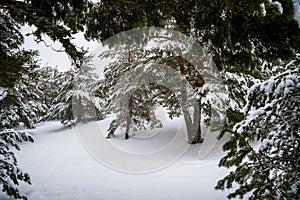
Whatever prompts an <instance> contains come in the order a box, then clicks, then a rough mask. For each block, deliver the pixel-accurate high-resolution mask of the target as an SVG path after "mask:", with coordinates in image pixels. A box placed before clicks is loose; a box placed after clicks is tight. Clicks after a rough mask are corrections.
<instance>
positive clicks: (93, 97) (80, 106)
mask: <svg viewBox="0 0 300 200" xmlns="http://www.w3.org/2000/svg"><path fill="white" fill-rule="evenodd" d="M51 79H52V78H51ZM53 79H54V80H55V81H56V84H55V85H57V87H58V88H59V90H58V95H57V96H55V98H54V99H52V104H51V108H50V112H49V114H48V115H47V116H46V118H47V119H59V120H61V122H62V124H64V125H68V126H71V125H74V124H75V123H77V122H85V121H90V120H97V119H102V118H103V117H104V115H105V111H104V105H103V100H102V99H101V97H99V95H97V91H98V89H99V80H98V78H97V74H96V73H95V72H94V68H92V67H91V66H90V65H89V64H88V63H86V64H85V65H84V66H82V67H81V68H80V69H75V70H74V69H71V70H69V71H66V72H61V73H58V74H57V76H55V77H53Z"/></svg>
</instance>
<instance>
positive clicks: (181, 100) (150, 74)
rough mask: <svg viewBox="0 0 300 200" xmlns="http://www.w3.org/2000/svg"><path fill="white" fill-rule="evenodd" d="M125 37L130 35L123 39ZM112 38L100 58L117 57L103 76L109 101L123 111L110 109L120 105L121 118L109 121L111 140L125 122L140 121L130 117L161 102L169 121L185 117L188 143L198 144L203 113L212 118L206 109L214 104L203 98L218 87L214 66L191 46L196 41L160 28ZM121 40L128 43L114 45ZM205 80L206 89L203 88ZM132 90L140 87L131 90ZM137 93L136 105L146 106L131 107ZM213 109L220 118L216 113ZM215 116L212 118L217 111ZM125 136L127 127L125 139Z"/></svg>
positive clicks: (147, 110)
mask: <svg viewBox="0 0 300 200" xmlns="http://www.w3.org/2000/svg"><path fill="white" fill-rule="evenodd" d="M140 33H144V34H140ZM127 34H128V35H131V34H132V35H133V36H134V37H132V36H128V37H127V36H126V35H127ZM145 35H146V36H147V37H146V36H145ZM123 37H124V39H122V38H123ZM116 38H117V39H118V40H116ZM116 38H114V40H113V41H112V44H113V45H111V44H110V45H111V46H112V47H111V49H110V50H108V51H106V52H104V53H103V54H102V55H101V56H102V57H114V58H115V57H116V55H118V56H119V58H118V59H116V61H114V62H112V63H111V64H110V65H108V66H107V67H106V70H105V76H106V77H105V78H106V82H107V84H108V86H107V87H105V88H106V90H107V92H108V93H109V94H111V96H112V97H113V98H111V99H110V103H111V104H112V105H113V104H114V103H115V101H120V102H123V104H122V105H125V106H123V108H122V109H121V108H120V105H121V104H119V105H118V104H114V106H115V107H114V108H116V107H118V106H119V108H118V109H119V111H120V112H121V113H123V114H120V115H119V117H118V118H119V119H116V120H114V121H113V122H112V123H111V126H110V129H109V136H111V135H113V133H114V131H115V130H116V129H117V127H118V126H119V125H120V123H121V121H122V122H125V121H127V122H126V123H125V124H127V125H125V126H128V124H129V123H130V124H131V126H133V125H134V124H138V123H140V121H139V122H137V121H136V122H134V121H132V122H130V118H132V119H134V117H137V116H138V115H139V114H142V113H144V114H145V113H147V115H146V116H150V115H151V116H152V114H151V113H154V112H153V108H155V107H156V106H153V105H155V104H162V105H164V106H165V107H166V108H167V110H168V112H169V116H170V117H172V116H180V115H183V116H184V120H185V123H186V128H187V134H188V142H189V143H198V142H202V141H203V139H202V138H201V125H200V123H201V121H202V120H201V115H202V114H204V113H207V115H206V116H210V115H211V113H212V112H211V110H210V109H207V108H209V105H211V104H212V103H213V102H211V101H209V100H208V99H210V100H212V99H213V98H212V96H209V98H206V97H208V95H207V94H217V93H218V92H217V90H216V88H218V87H219V85H218V81H216V80H217V79H218V75H217V74H216V72H214V71H213V70H212V69H213V67H212V65H213V64H212V61H211V59H210V58H209V56H208V57H204V55H203V49H197V45H196V47H195V46H193V45H195V44H194V43H193V42H195V41H193V42H191V41H190V40H188V38H187V37H186V36H184V35H182V34H181V35H179V32H176V31H172V30H170V31H166V32H164V31H162V30H161V29H136V30H133V31H130V32H128V33H126V32H125V33H122V34H120V35H117V36H116ZM125 38H126V39H125ZM124 40H125V41H127V44H126V43H124V44H119V43H118V42H116V41H124ZM147 40H149V41H147ZM179 40H180V41H179ZM180 42H182V43H183V44H184V45H182V44H180ZM107 43H108V44H109V41H108V42H107ZM148 44H149V45H148ZM150 44H151V45H153V44H155V46H154V47H153V46H151V45H150ZM114 45H115V46H114ZM147 45H148V46H147ZM193 48H194V49H193ZM198 48H199V47H198ZM184 56H185V57H186V58H184ZM186 59H189V61H187V60H186ZM200 65H201V66H202V68H201V66H200ZM199 66H200V68H199ZM201 73H203V74H205V77H203V76H201V75H202V74H201ZM204 79H205V80H204ZM206 81H207V83H209V82H210V85H208V84H207V85H206V86H205V87H203V86H204V85H205V83H206ZM214 82H215V83H214ZM134 88H139V89H138V90H136V92H134V91H132V89H134ZM219 88H220V87H219ZM137 91H138V92H137ZM137 93H139V94H138V95H140V97H141V96H142V97H143V98H144V100H141V99H140V102H138V103H137V104H141V105H144V106H141V107H138V106H134V105H133V103H134V101H132V100H133V99H135V100H136V99H137V98H136V97H134V96H135V95H137ZM122 95H124V98H122V97H121V96H122ZM130 96H131V97H133V99H132V98H131V97H130ZM171 97H172V98H171ZM118 98H119V100H117V99H118ZM126 102H127V103H126ZM131 104H132V105H131ZM147 105H148V106H147ZM220 107H222V105H221V106H220ZM138 110H139V111H138ZM141 110H143V111H141ZM215 111H216V113H218V114H217V115H220V110H215ZM126 113H127V114H126ZM213 115H214V116H216V114H215V113H214V114H213ZM121 116H122V117H121ZM126 116H127V117H126ZM139 117H141V116H139ZM144 117H145V116H144ZM148 119H152V120H153V123H154V124H155V123H157V121H156V118H154V117H150V118H148ZM127 134H128V129H127V130H126V134H125V135H127ZM125 137H126V138H127V136H125Z"/></svg>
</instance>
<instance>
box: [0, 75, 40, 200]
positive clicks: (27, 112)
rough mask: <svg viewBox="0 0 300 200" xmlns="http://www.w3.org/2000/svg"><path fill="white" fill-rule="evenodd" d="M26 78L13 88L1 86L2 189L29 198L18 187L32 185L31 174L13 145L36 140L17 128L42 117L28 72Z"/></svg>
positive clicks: (0, 141) (32, 125)
mask: <svg viewBox="0 0 300 200" xmlns="http://www.w3.org/2000/svg"><path fill="white" fill-rule="evenodd" d="M23 77H24V80H22V82H21V81H20V82H19V83H17V84H15V86H14V87H13V88H6V89H5V88H0V121H1V122H0V155H1V156H0V174H1V175H0V183H1V185H2V190H3V191H4V192H6V194H7V195H8V196H11V197H13V198H16V199H17V198H20V199H27V198H26V196H25V195H24V194H23V193H22V192H21V191H20V190H19V188H18V185H19V182H20V181H23V182H25V183H28V184H31V180H30V177H29V175H28V174H27V173H25V172H23V171H22V169H20V168H19V167H18V162H17V158H16V156H15V154H14V152H12V151H11V148H15V149H17V150H20V147H19V144H18V143H19V142H23V141H29V142H33V138H32V136H31V135H30V134H28V133H27V132H25V131H18V130H17V129H15V128H17V127H20V126H24V127H25V128H34V123H35V122H37V120H38V118H39V116H40V109H39V103H37V104H36V103H35V99H36V96H35V94H34V93H32V90H30V87H32V85H30V84H28V82H30V81H29V80H27V79H28V77H27V76H26V74H24V75H23Z"/></svg>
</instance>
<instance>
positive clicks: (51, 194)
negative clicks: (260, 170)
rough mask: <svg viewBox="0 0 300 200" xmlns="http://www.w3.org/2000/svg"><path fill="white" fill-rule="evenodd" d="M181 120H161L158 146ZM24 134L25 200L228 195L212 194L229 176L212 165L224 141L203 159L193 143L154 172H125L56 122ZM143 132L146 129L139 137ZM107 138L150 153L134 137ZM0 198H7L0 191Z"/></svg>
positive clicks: (139, 199)
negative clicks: (28, 136)
mask: <svg viewBox="0 0 300 200" xmlns="http://www.w3.org/2000/svg"><path fill="white" fill-rule="evenodd" d="M110 120H111V119H110V118H108V119H105V120H102V121H100V122H99V125H100V126H101V125H102V126H108V124H109V122H110ZM180 120H181V119H174V120H170V121H169V122H171V123H169V122H166V124H169V126H165V127H164V128H163V131H157V133H159V134H160V135H161V136H160V137H159V138H158V139H157V142H158V143H159V141H160V142H162V141H163V140H167V139H169V138H168V137H169V136H170V135H172V132H174V130H175V129H176V126H178V124H179V123H180ZM172 127H173V128H172ZM104 128H107V127H104ZM29 132H30V133H31V134H32V135H33V136H34V140H35V142H34V143H24V144H21V151H20V152H16V154H17V156H18V161H19V165H20V167H21V168H22V169H23V170H24V171H26V172H28V173H29V174H30V176H31V179H32V183H33V184H32V185H31V186H29V185H25V184H21V185H20V188H21V190H22V191H23V192H24V193H25V194H26V195H27V197H28V198H29V199H30V200H44V199H45V200H69V199H75V200H85V199H88V200H93V199H95V200H117V199H121V200H147V199H149V200H165V199H166V200H171V199H173V200H182V199H189V200H193V199H195V200H196V199H197V200H199V199H204V200H206V199H212V200H218V199H226V195H227V192H222V191H215V190H214V186H215V185H216V182H217V180H219V179H221V178H222V177H223V176H225V174H226V173H228V171H227V170H226V169H224V168H218V166H217V163H218V161H219V159H220V158H221V157H222V156H223V155H224V152H222V142H223V141H218V142H217V144H216V145H214V148H213V149H212V150H211V151H210V153H209V154H207V156H205V157H204V158H203V159H199V148H200V147H201V145H203V144H197V145H192V146H191V147H190V148H189V149H188V150H187V151H186V153H185V154H184V155H183V156H182V157H181V158H179V159H178V160H177V161H176V162H175V163H173V164H172V165H170V166H169V167H166V168H164V169H161V170H158V171H156V172H153V173H145V174H130V173H124V172H119V171H116V170H113V169H111V168H109V167H107V166H104V165H103V164H101V162H99V161H97V160H96V159H94V158H93V156H92V155H90V154H89V153H88V151H87V150H86V149H85V147H84V145H83V144H82V143H81V140H80V137H79V136H78V133H77V131H76V128H66V127H62V125H61V124H60V122H58V121H51V122H44V123H40V124H38V125H37V128H36V129H34V130H29ZM119 132H122V130H120V131H119ZM175 132H176V130H175ZM145 133H146V134H147V131H144V132H143V133H142V134H145ZM152 133H153V131H152ZM110 140H111V141H112V143H114V144H115V145H119V146H120V148H124V149H127V150H128V151H139V150H140V149H141V148H142V147H143V148H146V149H150V150H151V148H150V147H151V146H152V147H153V146H154V147H155V145H156V144H153V143H152V144H151V143H150V144H149V142H147V140H142V139H140V138H137V137H136V136H132V137H131V138H130V139H129V140H124V139H123V135H117V136H116V137H114V138H112V139H110ZM147 146H148V147H147ZM111 156H114V155H111ZM0 199H1V200H8V199H9V198H8V197H7V196H6V195H5V194H4V193H0Z"/></svg>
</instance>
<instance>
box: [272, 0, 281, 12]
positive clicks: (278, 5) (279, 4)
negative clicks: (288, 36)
mask: <svg viewBox="0 0 300 200" xmlns="http://www.w3.org/2000/svg"><path fill="white" fill-rule="evenodd" d="M269 3H271V4H272V5H274V6H276V7H277V9H278V11H279V12H280V13H281V14H282V13H283V8H282V5H281V3H279V2H278V1H272V0H269Z"/></svg>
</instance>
